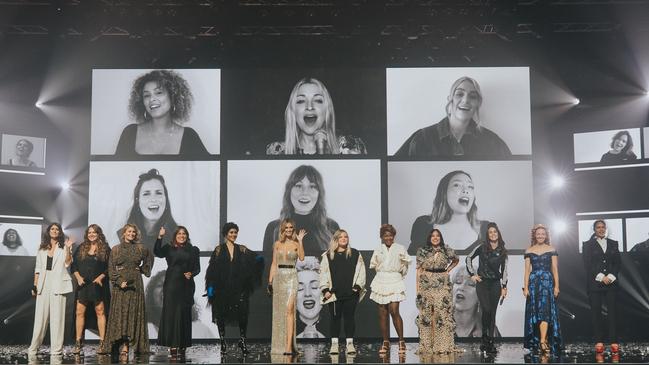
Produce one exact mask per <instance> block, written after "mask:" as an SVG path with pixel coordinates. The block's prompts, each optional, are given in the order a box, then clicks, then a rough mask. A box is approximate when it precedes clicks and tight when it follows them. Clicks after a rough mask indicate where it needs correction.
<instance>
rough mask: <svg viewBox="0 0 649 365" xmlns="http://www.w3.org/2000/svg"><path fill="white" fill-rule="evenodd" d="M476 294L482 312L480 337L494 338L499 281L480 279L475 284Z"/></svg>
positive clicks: (499, 288)
mask: <svg viewBox="0 0 649 365" xmlns="http://www.w3.org/2000/svg"><path fill="white" fill-rule="evenodd" d="M475 289H476V293H477V294H478V300H479V301H480V311H481V312H482V337H490V338H491V337H494V331H495V328H496V310H497V309H498V299H499V298H500V290H501V287H500V280H494V279H482V281H481V282H478V283H477V284H476V288H475Z"/></svg>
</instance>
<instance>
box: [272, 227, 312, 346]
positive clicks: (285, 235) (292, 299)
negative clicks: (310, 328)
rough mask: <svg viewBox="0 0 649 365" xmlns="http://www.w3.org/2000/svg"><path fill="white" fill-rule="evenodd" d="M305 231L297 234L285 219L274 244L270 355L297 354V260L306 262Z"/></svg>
mask: <svg viewBox="0 0 649 365" xmlns="http://www.w3.org/2000/svg"><path fill="white" fill-rule="evenodd" d="M305 235H306V231H305V230H303V229H302V230H300V232H299V233H298V234H296V233H295V223H294V222H293V221H292V220H290V219H286V220H284V221H282V223H281V225H280V234H279V239H278V240H277V241H275V244H274V245H273V263H272V264H271V266H270V274H269V275H268V292H269V294H272V296H273V333H272V337H271V349H270V352H271V354H284V355H294V354H296V353H297V345H296V341H295V337H296V334H295V306H296V302H297V284H298V281H297V270H296V269H295V263H296V261H297V260H298V259H300V261H304V246H303V245H302V240H303V239H304V236H305Z"/></svg>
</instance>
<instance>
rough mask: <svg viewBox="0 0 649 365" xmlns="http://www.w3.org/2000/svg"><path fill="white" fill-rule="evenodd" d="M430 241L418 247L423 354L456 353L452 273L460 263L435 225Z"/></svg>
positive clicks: (419, 306) (421, 348)
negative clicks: (450, 277)
mask: <svg viewBox="0 0 649 365" xmlns="http://www.w3.org/2000/svg"><path fill="white" fill-rule="evenodd" d="M426 241H427V242H428V243H427V244H426V245H425V246H422V247H420V248H419V249H418V250H417V309H419V315H418V316H417V320H416V323H417V327H419V353H425V352H433V353H441V352H453V351H454V350H455V341H454V339H453V336H454V335H455V320H454V319H453V295H452V293H451V292H452V288H453V284H452V283H451V280H450V279H449V273H450V272H451V270H453V268H454V267H455V266H456V265H457V263H458V262H459V259H458V257H457V255H455V251H453V249H452V248H450V247H447V246H446V245H445V244H444V237H442V232H440V230H439V229H437V228H435V229H433V230H432V231H430V233H429V234H428V239H427V240H426Z"/></svg>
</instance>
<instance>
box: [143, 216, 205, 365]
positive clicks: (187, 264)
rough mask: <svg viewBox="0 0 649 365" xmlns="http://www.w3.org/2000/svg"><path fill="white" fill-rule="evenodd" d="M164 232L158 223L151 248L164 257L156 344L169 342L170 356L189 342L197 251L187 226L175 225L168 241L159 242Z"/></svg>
mask: <svg viewBox="0 0 649 365" xmlns="http://www.w3.org/2000/svg"><path fill="white" fill-rule="evenodd" d="M165 233H166V231H165V229H164V227H160V232H159V233H158V239H157V240H156V242H155V247H154V248H153V253H154V254H155V255H156V256H157V257H160V258H164V259H166V260H167V273H166V274H165V281H164V285H163V289H162V297H163V299H162V316H161V318H160V330H159V332H158V344H159V345H162V346H169V347H170V349H169V350H170V353H171V356H175V355H180V356H184V354H185V348H187V347H189V346H191V345H192V306H193V305H194V290H195V288H196V287H195V284H194V276H196V275H198V273H199V272H200V271H201V267H200V261H199V258H198V257H199V255H200V251H199V250H198V247H195V246H193V245H192V244H191V243H190V240H189V232H188V231H187V228H185V227H183V226H178V228H176V232H174V238H173V240H172V241H171V243H170V244H168V245H164V246H163V245H162V237H163V236H164V235H165Z"/></svg>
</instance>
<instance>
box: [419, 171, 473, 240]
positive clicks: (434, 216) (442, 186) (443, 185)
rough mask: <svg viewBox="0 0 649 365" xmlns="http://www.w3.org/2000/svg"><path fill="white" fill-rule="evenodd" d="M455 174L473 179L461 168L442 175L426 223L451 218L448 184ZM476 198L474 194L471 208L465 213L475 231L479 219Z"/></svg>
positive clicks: (438, 222)
mask: <svg viewBox="0 0 649 365" xmlns="http://www.w3.org/2000/svg"><path fill="white" fill-rule="evenodd" d="M455 175H465V176H466V177H468V178H469V179H470V180H471V181H473V178H472V177H471V175H469V173H468V172H465V171H462V170H455V171H451V172H449V173H448V174H446V175H444V177H443V178H442V179H441V180H440V181H439V184H437V192H436V193H435V200H434V201H433V210H432V212H431V213H430V220H429V222H428V223H430V224H444V223H447V222H448V221H450V220H451V217H452V216H453V210H452V209H451V207H450V206H449V205H448V185H449V184H450V183H451V179H452V178H453V176H455ZM477 200H478V199H477V198H476V197H475V195H474V197H473V204H472V205H471V208H470V209H469V212H468V213H467V214H466V215H467V218H468V219H469V223H470V224H471V226H472V227H473V229H474V230H475V231H476V232H479V231H480V220H479V219H478V206H477V204H476V201H477Z"/></svg>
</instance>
